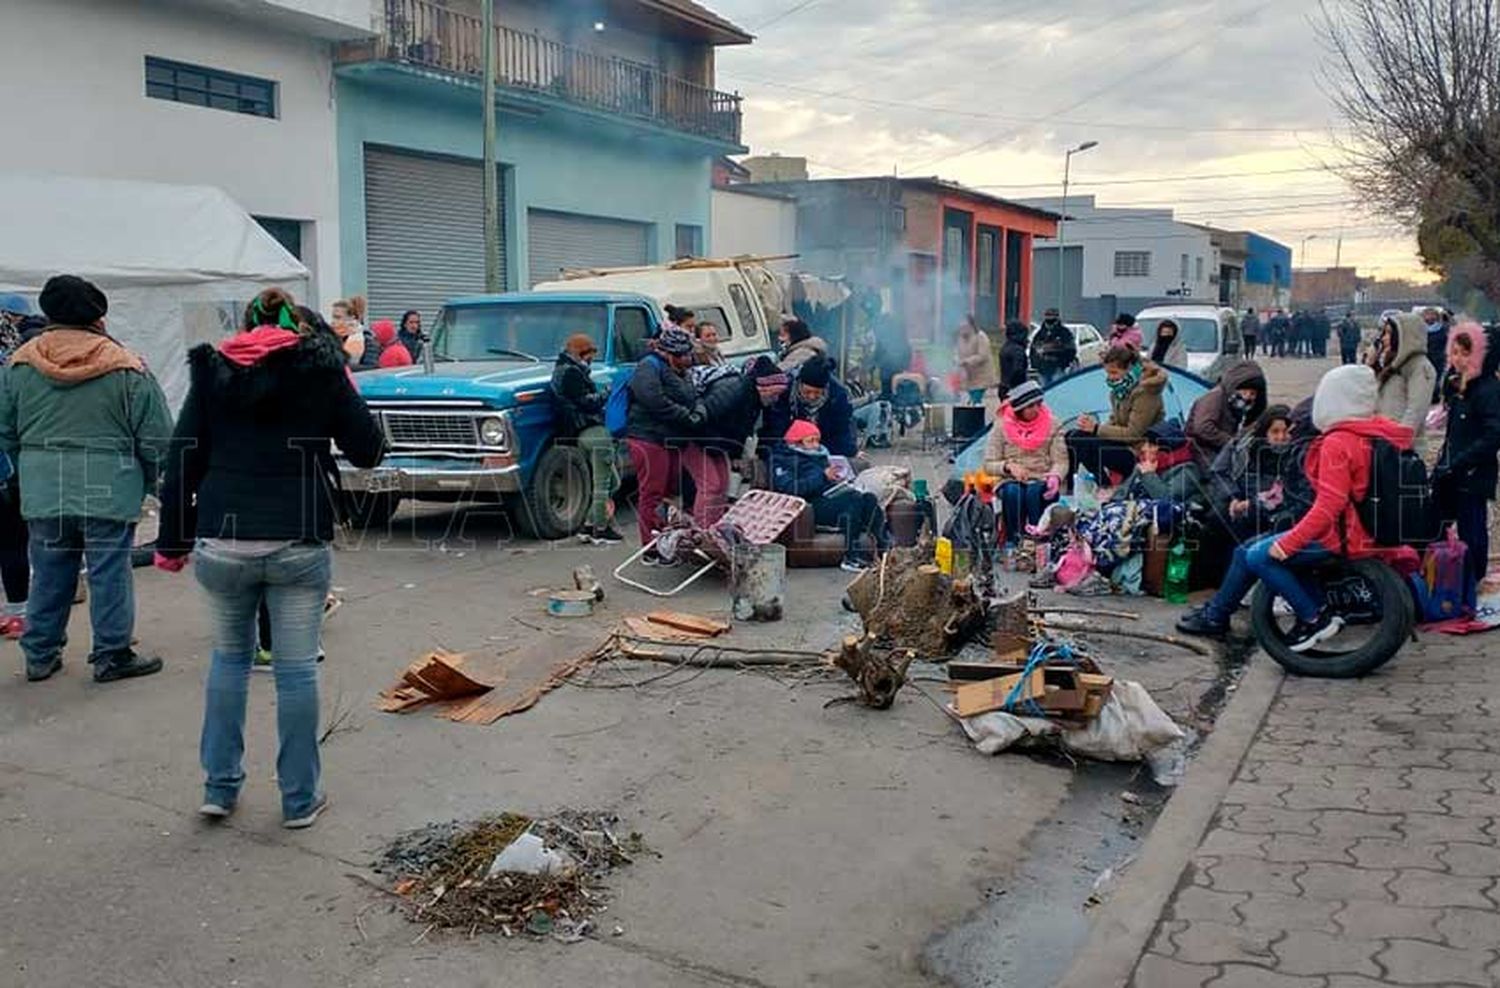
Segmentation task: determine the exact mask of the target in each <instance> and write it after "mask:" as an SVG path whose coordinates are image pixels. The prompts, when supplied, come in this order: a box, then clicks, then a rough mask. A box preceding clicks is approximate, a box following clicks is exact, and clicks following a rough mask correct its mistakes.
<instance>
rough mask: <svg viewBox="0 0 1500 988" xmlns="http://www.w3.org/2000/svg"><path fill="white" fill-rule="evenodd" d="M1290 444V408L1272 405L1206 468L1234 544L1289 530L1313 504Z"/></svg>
mask: <svg viewBox="0 0 1500 988" xmlns="http://www.w3.org/2000/svg"><path fill="white" fill-rule="evenodd" d="M1305 452H1306V450H1305V448H1300V447H1299V446H1298V445H1297V444H1294V443H1293V442H1292V410H1291V408H1290V407H1288V406H1286V405H1271V406H1270V407H1268V408H1267V409H1266V410H1265V412H1263V413H1262V414H1261V416H1260V417H1259V418H1258V419H1256V420H1255V424H1254V425H1253V426H1251V428H1250V430H1249V431H1248V432H1246V433H1245V434H1243V435H1241V436H1240V437H1239V438H1238V439H1236V440H1235V441H1234V442H1232V443H1230V444H1229V445H1228V446H1226V447H1224V449H1223V450H1222V451H1220V453H1219V455H1218V457H1217V458H1216V459H1215V460H1214V462H1213V466H1212V467H1211V468H1210V469H1209V480H1210V485H1211V487H1212V490H1213V494H1214V496H1215V499H1216V500H1215V508H1216V509H1217V511H1218V518H1219V519H1220V521H1222V522H1223V524H1224V526H1225V527H1226V528H1227V529H1228V530H1229V533H1230V535H1232V536H1233V538H1234V541H1235V543H1236V544H1239V543H1242V542H1247V541H1249V540H1251V539H1254V538H1256V537H1257V536H1260V535H1264V534H1266V533H1268V532H1276V531H1284V530H1285V529H1288V528H1290V527H1291V526H1292V525H1293V524H1294V523H1295V522H1296V520H1297V518H1298V517H1300V516H1301V514H1302V512H1303V511H1304V510H1305V509H1306V508H1307V507H1308V505H1309V504H1311V500H1310V498H1309V497H1308V495H1309V493H1310V492H1308V491H1306V490H1305V489H1304V488H1305V485H1304V484H1303V483H1302V481H1301V477H1300V471H1299V470H1298V469H1297V467H1298V462H1299V460H1298V454H1299V453H1305Z"/></svg>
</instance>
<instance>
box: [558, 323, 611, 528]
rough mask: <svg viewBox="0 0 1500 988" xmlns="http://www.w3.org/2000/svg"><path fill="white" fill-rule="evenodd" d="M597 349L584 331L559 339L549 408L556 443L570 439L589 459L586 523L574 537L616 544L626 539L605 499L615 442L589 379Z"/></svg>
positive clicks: (601, 398) (608, 494)
mask: <svg viewBox="0 0 1500 988" xmlns="http://www.w3.org/2000/svg"><path fill="white" fill-rule="evenodd" d="M598 355H599V347H598V345H596V344H595V343H594V340H593V338H592V337H590V336H589V335H588V334H587V333H574V334H573V335H572V336H570V337H568V338H567V340H565V341H564V342H563V348H562V352H561V353H559V354H558V355H557V362H556V363H555V364H553V366H552V384H551V390H552V409H553V416H554V422H555V427H556V435H557V439H558V441H559V442H564V443H566V442H573V443H576V444H577V445H578V448H579V450H581V451H582V452H583V454H584V455H585V456H587V457H588V461H589V474H590V476H591V477H592V480H593V483H592V487H591V488H590V496H589V516H588V522H587V523H586V524H585V525H584V526H583V530H582V531H580V532H579V533H578V538H579V541H582V542H589V543H592V544H593V545H618V544H619V543H621V542H623V541H625V537H624V536H622V535H621V534H620V533H619V532H617V531H616V530H615V526H614V524H613V522H612V520H611V517H610V515H611V511H610V498H611V497H612V496H613V495H614V491H615V481H616V480H617V479H618V478H617V477H616V476H615V456H616V447H615V441H614V438H613V437H612V436H610V434H609V430H608V429H606V428H605V427H604V402H605V399H606V395H605V393H604V392H603V391H601V390H600V388H599V386H598V385H597V384H596V383H594V379H593V377H592V371H593V363H594V358H595V357H597V356H598Z"/></svg>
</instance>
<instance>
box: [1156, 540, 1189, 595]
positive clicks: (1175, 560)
mask: <svg viewBox="0 0 1500 988" xmlns="http://www.w3.org/2000/svg"><path fill="white" fill-rule="evenodd" d="M1192 568H1193V554H1192V553H1191V552H1190V551H1189V550H1188V547H1187V543H1186V542H1184V541H1182V540H1181V539H1178V540H1177V542H1176V543H1175V544H1173V546H1172V548H1171V549H1170V550H1169V551H1168V552H1167V578H1166V580H1165V581H1164V582H1163V583H1162V596H1163V597H1165V598H1166V600H1167V603H1169V604H1186V603H1187V598H1188V574H1189V573H1190V572H1192Z"/></svg>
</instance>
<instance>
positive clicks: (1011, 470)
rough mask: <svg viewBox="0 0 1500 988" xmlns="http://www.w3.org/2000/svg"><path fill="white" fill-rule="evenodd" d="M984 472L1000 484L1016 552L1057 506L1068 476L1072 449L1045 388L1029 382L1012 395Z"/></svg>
mask: <svg viewBox="0 0 1500 988" xmlns="http://www.w3.org/2000/svg"><path fill="white" fill-rule="evenodd" d="M984 472H985V473H987V474H989V475H990V476H992V477H997V478H999V483H1000V486H999V489H998V492H999V495H1000V508H1001V516H1002V518H1003V519H1004V522H1005V544H1006V545H1008V546H1010V547H1012V548H1014V547H1015V546H1016V544H1017V543H1019V542H1020V540H1021V536H1022V535H1023V534H1024V532H1025V528H1026V526H1027V525H1035V524H1036V523H1037V522H1038V521H1040V520H1041V517H1042V511H1043V510H1044V509H1045V508H1046V506H1047V503H1048V502H1049V501H1056V500H1057V497H1058V493H1059V492H1060V491H1061V490H1062V478H1063V475H1064V474H1066V473H1067V472H1068V446H1067V443H1066V442H1065V441H1064V439H1063V434H1062V430H1061V429H1060V428H1058V426H1057V424H1056V422H1055V421H1054V420H1053V418H1052V410H1051V409H1049V408H1048V407H1047V404H1046V402H1045V401H1043V400H1042V388H1041V385H1039V384H1037V383H1036V382H1035V381H1027V382H1025V383H1024V384H1020V385H1017V386H1016V387H1015V388H1013V389H1012V390H1011V392H1010V397H1009V399H1008V400H1007V401H1006V402H1005V403H1004V404H1002V405H1001V406H1000V414H999V416H998V418H997V420H996V422H995V425H994V428H992V429H990V438H989V441H988V442H987V443H986V444H985V448H984Z"/></svg>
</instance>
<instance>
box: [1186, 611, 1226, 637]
mask: <svg viewBox="0 0 1500 988" xmlns="http://www.w3.org/2000/svg"><path fill="white" fill-rule="evenodd" d="M1177 630H1178V631H1180V632H1182V633H1183V634H1184V635H1200V636H1202V637H1204V638H1222V637H1223V636H1224V635H1227V634H1228V633H1229V622H1228V621H1222V620H1215V619H1214V618H1212V617H1210V616H1209V614H1208V610H1207V608H1203V607H1199V608H1195V609H1193V610H1191V611H1188V612H1187V613H1186V614H1184V615H1183V616H1182V617H1180V618H1178V619H1177Z"/></svg>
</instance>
